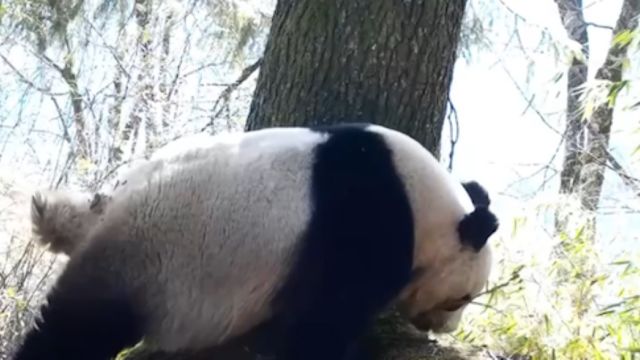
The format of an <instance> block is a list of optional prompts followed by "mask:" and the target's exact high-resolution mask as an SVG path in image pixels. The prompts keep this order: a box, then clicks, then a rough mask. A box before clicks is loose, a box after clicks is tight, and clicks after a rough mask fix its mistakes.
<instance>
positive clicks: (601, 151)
mask: <svg viewBox="0 0 640 360" xmlns="http://www.w3.org/2000/svg"><path fill="white" fill-rule="evenodd" d="M639 15H640V0H625V1H624V3H623V4H622V10H621V12H620V16H619V17H618V21H617V23H616V27H615V29H614V36H615V35H616V34H620V33H622V32H623V31H633V30H635V29H636V28H637V27H638V16H639ZM628 50H629V43H621V44H616V43H614V42H613V41H612V44H611V46H610V48H609V51H608V52H607V57H606V58H605V61H604V64H603V65H602V66H601V67H600V68H599V69H598V72H597V73H596V79H598V80H604V81H607V82H609V83H610V84H611V85H612V86H613V89H615V88H616V86H622V85H621V82H622V71H623V64H624V62H625V60H626V59H627V52H628ZM614 96H615V95H614ZM612 123H613V106H612V104H610V103H609V102H605V103H602V104H599V105H598V106H597V107H596V109H595V111H594V112H593V115H592V116H591V118H590V119H589V121H588V123H587V131H586V136H587V145H586V148H585V151H584V153H583V155H582V157H581V163H582V171H581V173H580V189H581V190H580V201H581V204H582V206H583V207H584V208H585V209H587V210H590V211H595V210H597V209H598V205H599V203H600V194H601V193H602V184H603V183H604V172H605V170H606V168H605V165H606V163H607V161H608V159H609V156H608V154H609V137H610V135H611V124H612Z"/></svg>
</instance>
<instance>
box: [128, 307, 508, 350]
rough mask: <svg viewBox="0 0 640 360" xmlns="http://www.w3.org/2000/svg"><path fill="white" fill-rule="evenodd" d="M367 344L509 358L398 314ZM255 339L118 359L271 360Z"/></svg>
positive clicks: (377, 347) (384, 322)
mask: <svg viewBox="0 0 640 360" xmlns="http://www.w3.org/2000/svg"><path fill="white" fill-rule="evenodd" d="M364 345H365V346H366V347H367V348H368V349H369V350H370V352H371V353H373V354H375V356H374V358H375V360H427V359H428V360H485V359H501V360H508V358H506V357H500V356H495V355H490V354H489V353H488V352H486V351H485V350H483V349H473V348H466V347H464V346H463V345H458V344H444V343H442V342H437V341H435V340H433V339H430V338H429V337H428V336H427V335H426V334H424V333H422V332H419V331H417V330H415V329H414V328H413V327H412V326H411V325H409V324H407V323H406V322H405V321H403V320H402V319H401V318H400V317H399V316H398V315H397V314H396V313H388V314H386V315H384V316H382V317H381V318H380V319H379V320H378V321H377V324H376V326H375V327H374V330H373V331H372V333H371V334H369V335H368V336H367V338H366V339H365V341H364ZM259 346H260V345H255V342H254V339H253V338H252V337H244V338H242V339H238V340H236V341H235V342H233V343H230V344H227V345H225V346H221V347H216V348H211V349H207V350H203V351H199V352H197V353H176V354H166V353H158V352H152V351H149V350H147V349H145V348H144V347H137V348H135V349H132V350H131V351H130V352H128V353H127V354H121V356H120V357H119V358H118V360H213V359H215V360H271V359H273V358H272V357H269V356H266V355H261V353H260V352H259V351H258V352H256V351H252V349H256V348H259Z"/></svg>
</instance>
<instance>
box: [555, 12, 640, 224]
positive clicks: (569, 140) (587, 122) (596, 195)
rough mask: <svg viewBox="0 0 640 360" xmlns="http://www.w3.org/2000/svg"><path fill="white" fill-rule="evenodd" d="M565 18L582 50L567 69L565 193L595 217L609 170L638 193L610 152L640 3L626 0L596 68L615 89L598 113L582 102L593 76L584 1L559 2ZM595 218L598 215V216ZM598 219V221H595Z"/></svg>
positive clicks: (560, 221) (597, 75)
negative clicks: (589, 76)
mask: <svg viewBox="0 0 640 360" xmlns="http://www.w3.org/2000/svg"><path fill="white" fill-rule="evenodd" d="M556 4H557V5H558V10H559V13H560V18H561V19H562V22H563V24H564V27H565V29H566V31H567V34H568V35H569V37H570V38H571V39H572V40H574V41H576V42H577V43H578V44H579V45H580V53H579V54H576V55H575V56H574V57H573V60H572V63H571V65H570V66H569V69H568V70H567V77H568V81H567V116H566V128H565V132H564V137H565V138H564V141H565V149H564V150H565V153H564V161H563V165H562V170H561V173H560V193H561V194H572V195H576V197H577V198H578V199H579V200H580V204H581V206H582V208H583V209H585V210H587V211H589V212H590V213H592V214H594V213H595V211H596V210H597V209H598V206H599V203H600V194H601V193H602V185H603V183H604V174H605V170H606V167H608V166H609V167H612V168H613V169H615V170H616V171H617V172H618V173H619V175H620V176H622V178H623V181H624V182H625V183H626V184H627V185H628V186H630V187H632V188H633V189H634V190H635V191H636V192H638V189H639V187H638V183H637V182H636V181H634V180H633V179H632V178H630V177H628V176H626V174H625V173H624V171H622V168H621V166H620V164H619V163H618V162H617V161H616V159H615V158H614V157H613V155H611V153H610V152H609V150H608V146H609V137H610V134H611V125H612V123H613V104H614V103H615V97H616V96H617V94H618V93H619V92H620V90H621V89H622V88H623V87H624V86H625V82H624V81H623V79H622V74H623V65H624V63H625V62H626V61H627V53H628V49H629V45H630V41H629V40H628V39H630V38H631V37H632V35H631V34H632V32H633V31H634V30H635V29H636V28H637V27H638V17H639V16H640V0H624V1H623V4H622V8H621V11H620V15H619V17H618V20H617V22H616V25H615V27H614V28H613V29H612V30H613V40H612V42H611V45H610V47H609V49H608V51H607V55H606V58H605V61H604V64H602V65H601V66H600V68H598V69H597V71H596V73H595V79H596V80H597V81H600V82H603V83H606V84H607V85H608V86H609V87H610V91H609V97H608V101H602V102H599V103H597V104H596V106H595V108H594V110H593V111H589V112H586V111H585V109H586V108H587V107H586V106H585V103H584V101H583V100H584V99H583V97H582V95H583V92H584V89H585V88H586V87H587V86H586V85H587V74H588V72H589V67H588V59H589V37H588V34H587V28H588V26H589V25H590V24H589V23H587V22H586V21H585V18H584V14H583V4H582V0H556ZM594 216H595V215H594ZM594 219H595V217H594ZM594 219H592V221H590V224H591V225H590V229H589V230H590V232H589V233H590V234H591V236H593V234H595V220H594ZM564 224H565V222H564V219H562V218H558V219H557V221H556V226H557V228H558V230H560V231H562V230H563V226H564Z"/></svg>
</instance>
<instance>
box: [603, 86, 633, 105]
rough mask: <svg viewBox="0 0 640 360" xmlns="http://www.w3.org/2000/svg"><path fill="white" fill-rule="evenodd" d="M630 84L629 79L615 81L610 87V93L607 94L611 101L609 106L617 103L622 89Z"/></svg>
mask: <svg viewBox="0 0 640 360" xmlns="http://www.w3.org/2000/svg"><path fill="white" fill-rule="evenodd" d="M628 85H629V80H622V81H619V82H615V83H613V84H612V85H611V88H610V89H609V94H608V95H607V100H608V102H609V107H614V106H615V105H616V100H617V99H618V95H619V94H620V91H622V89H624V88H625V87H627V86H628Z"/></svg>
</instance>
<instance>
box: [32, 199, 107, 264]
mask: <svg viewBox="0 0 640 360" xmlns="http://www.w3.org/2000/svg"><path fill="white" fill-rule="evenodd" d="M105 205H106V199H104V198H103V197H102V196H101V195H99V194H96V195H94V196H93V197H92V196H91V195H89V194H87V193H74V192H69V191H46V192H45V191H41V192H36V193H35V194H33V196H32V197H31V224H32V231H33V234H34V236H35V237H36V239H37V241H38V242H39V243H40V244H41V245H44V246H48V247H49V250H50V251H51V252H54V253H60V252H62V253H65V254H67V255H71V253H73V252H74V251H75V250H76V249H77V247H78V245H80V244H81V243H82V242H84V241H85V239H86V238H87V235H88V233H89V231H90V230H91V229H92V228H93V226H94V225H95V224H96V221H97V220H98V219H99V217H100V215H101V214H102V211H103V210H104V206H105Z"/></svg>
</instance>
